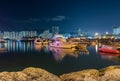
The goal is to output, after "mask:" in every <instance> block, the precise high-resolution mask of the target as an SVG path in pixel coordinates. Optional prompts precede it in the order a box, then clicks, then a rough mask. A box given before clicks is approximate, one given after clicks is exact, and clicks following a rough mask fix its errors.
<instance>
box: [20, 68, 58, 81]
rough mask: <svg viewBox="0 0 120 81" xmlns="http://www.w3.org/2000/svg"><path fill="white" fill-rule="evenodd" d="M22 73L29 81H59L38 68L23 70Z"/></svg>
mask: <svg viewBox="0 0 120 81" xmlns="http://www.w3.org/2000/svg"><path fill="white" fill-rule="evenodd" d="M22 72H23V73H25V74H26V75H27V76H29V77H30V78H31V80H35V81H60V79H59V78H58V77H57V76H56V75H53V74H52V73H49V72H47V71H46V70H43V69H40V68H33V67H30V68H26V69H24V70H23V71H22Z"/></svg>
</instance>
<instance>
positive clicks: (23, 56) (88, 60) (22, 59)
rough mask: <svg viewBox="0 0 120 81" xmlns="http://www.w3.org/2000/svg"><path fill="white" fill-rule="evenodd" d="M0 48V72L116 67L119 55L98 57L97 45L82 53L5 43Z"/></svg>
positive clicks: (17, 42)
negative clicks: (25, 69)
mask: <svg viewBox="0 0 120 81" xmlns="http://www.w3.org/2000/svg"><path fill="white" fill-rule="evenodd" d="M0 48H1V49H0V71H19V70H22V69H24V68H27V67H39V68H43V69H46V70H47V71H49V72H51V73H54V74H56V75H60V74H64V73H69V72H73V71H80V70H83V69H89V68H96V69H100V68H103V67H106V66H109V65H118V64H120V56H119V55H112V54H101V53H99V52H98V50H97V49H98V46H97V45H96V46H89V47H87V50H88V51H87V52H85V51H81V50H71V49H58V48H50V47H49V46H42V47H41V46H40V45H34V44H33V42H21V41H10V40H8V41H7V43H0Z"/></svg>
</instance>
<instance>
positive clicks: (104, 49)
mask: <svg viewBox="0 0 120 81" xmlns="http://www.w3.org/2000/svg"><path fill="white" fill-rule="evenodd" d="M98 51H100V52H105V53H120V51H119V50H116V49H108V48H99V49H98Z"/></svg>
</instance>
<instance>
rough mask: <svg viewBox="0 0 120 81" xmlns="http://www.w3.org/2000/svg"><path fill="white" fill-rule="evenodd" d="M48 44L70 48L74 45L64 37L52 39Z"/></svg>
mask: <svg viewBox="0 0 120 81" xmlns="http://www.w3.org/2000/svg"><path fill="white" fill-rule="evenodd" d="M49 46H50V47H56V48H66V49H71V48H75V47H76V45H74V44H72V43H69V42H67V41H66V39H64V38H55V39H53V40H52V42H50V43H49Z"/></svg>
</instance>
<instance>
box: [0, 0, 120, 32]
mask: <svg viewBox="0 0 120 81" xmlns="http://www.w3.org/2000/svg"><path fill="white" fill-rule="evenodd" d="M52 26H59V27H60V32H75V31H77V29H78V28H81V31H86V32H93V33H94V32H100V33H104V32H106V31H108V32H110V33H112V27H113V26H120V0H0V30H3V31H12V30H17V31H19V30H20V31H21V30H38V31H41V30H46V29H51V27H52Z"/></svg>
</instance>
